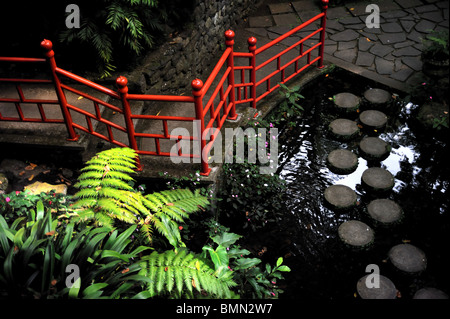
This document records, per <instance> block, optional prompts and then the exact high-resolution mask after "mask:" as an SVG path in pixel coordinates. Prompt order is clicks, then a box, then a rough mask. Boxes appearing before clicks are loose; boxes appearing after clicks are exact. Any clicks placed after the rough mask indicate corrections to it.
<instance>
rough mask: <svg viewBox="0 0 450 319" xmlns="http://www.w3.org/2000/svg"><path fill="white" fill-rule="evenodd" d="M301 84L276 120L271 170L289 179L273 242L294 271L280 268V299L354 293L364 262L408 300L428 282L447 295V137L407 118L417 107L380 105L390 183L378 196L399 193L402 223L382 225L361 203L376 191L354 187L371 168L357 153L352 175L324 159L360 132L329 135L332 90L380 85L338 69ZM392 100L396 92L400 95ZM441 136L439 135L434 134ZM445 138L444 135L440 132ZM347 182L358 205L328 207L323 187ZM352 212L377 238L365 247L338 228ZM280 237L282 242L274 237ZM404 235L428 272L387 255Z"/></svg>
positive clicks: (326, 297) (449, 174) (351, 144)
mask: <svg viewBox="0 0 450 319" xmlns="http://www.w3.org/2000/svg"><path fill="white" fill-rule="evenodd" d="M312 85H313V88H314V89H305V90H303V92H302V94H303V95H304V96H305V100H304V101H301V104H302V105H303V106H304V107H305V109H306V111H305V114H304V117H303V118H302V119H300V120H299V123H298V125H297V126H296V127H295V128H294V129H291V130H289V129H280V133H281V134H280V135H281V136H282V138H280V144H281V145H280V150H279V160H278V165H279V169H278V173H279V174H280V176H281V177H282V178H283V179H284V180H285V181H286V183H287V192H286V197H287V200H286V205H287V210H286V211H287V212H289V213H287V214H288V215H287V216H286V218H284V219H283V220H282V221H280V227H281V228H282V229H283V230H282V231H281V232H279V233H277V235H276V237H277V239H275V241H279V244H276V243H274V245H275V246H277V245H278V246H279V247H281V248H280V249H278V250H277V251H276V253H278V254H279V255H280V254H281V255H283V254H285V256H286V258H285V261H286V263H287V264H288V265H289V266H290V267H291V269H292V272H291V273H289V274H287V275H286V276H285V278H286V286H285V287H284V291H285V293H284V294H282V295H281V298H287V299H290V298H295V299H302V298H306V299H323V300H333V299H356V298H359V297H358V296H357V294H356V283H357V281H358V280H359V279H360V278H361V277H363V276H364V275H366V274H367V273H366V272H365V269H366V266H367V265H369V264H376V265H378V266H379V268H380V274H381V275H384V276H386V277H388V278H389V279H391V280H392V281H393V283H394V284H395V286H396V288H397V289H398V290H399V295H398V296H399V297H401V298H404V299H410V298H412V296H413V295H414V293H415V292H416V291H417V290H418V289H420V288H423V287H435V288H438V289H441V290H443V291H444V292H446V293H447V294H449V292H450V291H449V288H450V284H449V283H450V280H449V279H450V276H449V270H448V269H449V268H448V263H447V259H448V258H447V256H448V252H449V239H448V234H449V230H450V223H449V210H448V208H449V194H448V193H449V191H448V188H449V179H450V170H449V165H448V162H449V161H448V160H449V155H450V154H449V150H448V147H447V145H448V144H447V140H443V139H445V138H446V137H445V138H444V137H443V136H442V133H441V134H440V135H441V136H440V138H439V139H438V138H436V137H433V136H431V135H429V134H426V133H423V132H422V128H421V127H420V126H418V125H416V123H415V122H414V120H413V114H414V113H415V112H416V111H417V106H416V105H414V104H412V103H410V104H406V105H405V104H404V103H403V104H402V103H398V102H397V103H394V106H393V107H392V110H391V112H386V114H387V115H388V117H389V122H388V126H387V128H386V130H385V131H384V132H383V133H381V134H379V137H380V138H381V139H383V140H384V141H386V142H388V143H389V144H390V145H391V146H392V151H391V154H390V156H389V157H388V158H387V159H386V160H384V161H382V162H381V163H379V164H378V166H380V167H382V168H385V169H387V170H388V171H390V172H391V173H392V174H393V176H394V177H395V186H394V188H393V190H392V191H391V192H390V193H389V194H387V195H386V196H384V198H390V199H392V200H394V201H396V202H397V203H398V204H399V205H400V206H401V207H402V209H403V211H404V215H405V217H404V219H403V221H402V223H401V224H399V225H395V226H391V227H389V228H386V227H380V226H376V225H374V223H373V221H372V220H371V219H370V217H369V216H368V215H367V213H366V212H365V207H366V204H368V203H369V202H370V201H371V200H372V199H375V198H381V197H380V196H378V197H377V196H374V195H372V194H369V193H367V192H366V191H365V190H364V189H363V188H362V186H361V175H362V173H363V172H364V170H365V169H367V168H368V167H371V166H374V165H377V164H372V163H367V161H366V160H364V159H362V158H361V157H359V165H358V168H357V169H356V171H355V172H353V173H352V174H350V175H338V174H334V173H332V172H331V171H330V170H329V169H328V168H327V165H326V158H327V155H328V154H329V152H331V151H332V150H334V149H336V148H346V149H349V150H352V151H354V152H355V153H356V154H358V144H359V141H360V140H361V138H363V137H364V135H361V136H360V137H359V138H356V139H355V140H352V141H350V142H346V143H345V142H338V141H335V140H333V139H332V138H331V137H330V136H329V135H328V134H327V132H328V123H330V121H332V120H333V119H335V118H338V116H337V114H336V111H335V110H333V109H332V107H331V106H332V104H331V103H332V102H331V101H330V99H329V98H330V97H332V96H333V95H335V94H337V93H341V92H351V93H353V94H355V95H357V96H360V97H362V95H363V93H364V91H365V90H366V89H368V88H375V87H378V88H382V89H386V90H389V91H390V92H391V93H400V92H395V91H392V90H390V89H389V88H386V87H383V86H381V85H379V84H375V83H372V82H370V81H369V80H366V79H363V78H361V77H359V76H356V75H351V74H349V73H346V72H345V71H337V72H334V73H333V74H330V75H329V76H327V77H323V78H321V79H319V80H318V81H317V82H315V83H314V84H312ZM398 100H399V99H397V101H398ZM436 135H438V134H436ZM447 139H448V138H447ZM333 184H344V185H347V186H349V187H351V188H352V189H353V190H355V191H356V193H357V195H358V203H359V204H358V205H357V206H356V207H355V208H353V209H351V210H350V211H345V212H340V213H337V212H334V211H333V210H331V209H329V208H327V207H325V206H324V200H323V193H324V191H325V189H326V188H327V187H328V186H331V185H333ZM350 219H357V220H360V221H363V222H365V223H366V224H368V225H369V226H370V227H372V229H374V231H375V241H374V244H373V245H372V246H371V247H369V248H368V249H366V250H360V251H357V250H354V249H351V248H349V247H346V246H344V244H343V243H342V242H341V241H340V239H339V237H338V232H337V230H338V227H339V225H340V224H341V223H343V222H345V221H347V220H350ZM281 243H283V244H281ZM400 243H410V244H413V245H415V246H417V247H419V248H420V249H422V250H423V251H424V252H425V254H426V256H427V259H428V266H427V269H426V270H425V272H423V273H421V274H418V275H407V274H402V273H400V272H399V271H398V270H396V269H394V267H393V266H392V264H391V263H390V262H389V260H388V258H387V254H388V251H389V249H390V248H391V247H393V246H395V245H397V244H400Z"/></svg>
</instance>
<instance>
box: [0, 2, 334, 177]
mask: <svg viewBox="0 0 450 319" xmlns="http://www.w3.org/2000/svg"><path fill="white" fill-rule="evenodd" d="M327 8H328V0H322V12H321V13H319V14H318V15H316V16H315V17H313V18H312V19H310V20H308V21H306V22H305V23H302V24H301V25H299V26H297V27H295V28H293V29H292V30H290V31H289V32H287V33H285V34H283V35H281V36H280V37H278V38H276V39H274V40H273V41H271V42H269V43H267V44H265V45H263V46H261V47H260V48H257V46H256V43H257V40H256V38H255V37H250V38H249V39H248V50H249V52H235V51H234V48H233V45H234V35H235V34H234V32H233V31H231V30H228V31H226V32H225V44H226V49H225V51H224V53H223V54H222V56H221V57H220V59H219V61H218V63H217V64H216V66H215V67H214V69H213V71H212V72H211V74H210V76H209V77H208V78H207V80H206V81H205V83H203V82H202V81H201V80H199V79H195V80H193V81H192V95H191V96H181V95H180V96H176V95H148V94H129V93H128V87H127V82H128V81H127V79H126V78H125V77H123V76H119V77H118V78H117V79H116V86H117V90H112V89H108V88H106V87H104V86H102V85H99V84H96V83H94V82H92V81H89V80H87V79H85V78H82V77H80V76H78V75H76V74H73V73H71V72H69V71H66V70H64V69H61V68H59V67H57V65H56V62H55V58H54V52H53V50H52V43H51V42H50V41H48V40H44V41H42V42H41V47H42V48H43V49H44V50H45V56H46V59H40V58H18V57H0V62H10V63H15V64H21V63H37V64H45V63H47V64H48V66H50V68H49V69H50V72H51V79H22V78H0V85H2V83H8V84H13V85H14V86H15V89H16V91H17V96H16V97H2V96H1V95H0V105H2V104H3V105H5V103H10V104H14V105H15V111H16V113H17V116H11V115H8V114H7V115H3V114H2V113H1V112H0V121H13V122H33V123H58V124H65V126H66V129H67V133H68V136H69V137H68V140H71V141H76V140H78V138H79V135H78V134H77V133H76V130H78V131H83V132H85V133H88V134H91V135H93V136H96V137H98V138H100V139H103V140H106V141H108V142H110V143H112V144H115V145H118V146H121V147H130V148H132V149H134V150H136V151H137V153H138V154H140V155H156V156H175V157H187V158H191V159H197V161H199V162H200V163H201V174H202V175H208V174H209V172H210V171H211V169H210V167H209V164H208V154H209V152H210V150H211V148H212V146H213V144H214V140H215V138H216V137H217V135H218V134H219V132H220V130H221V128H222V126H223V124H224V122H225V120H226V119H230V120H233V119H236V118H237V114H236V105H237V104H242V103H249V104H250V106H251V107H253V108H256V105H257V103H258V102H259V101H260V100H262V99H263V98H264V97H266V96H267V95H268V94H270V93H271V92H273V91H274V90H276V89H277V88H279V87H280V84H279V83H283V84H284V83H286V82H287V81H289V80H290V79H292V78H293V77H294V76H296V75H297V74H299V73H301V72H302V71H303V70H305V69H306V68H307V67H309V66H310V65H312V64H314V63H316V62H317V63H318V67H319V68H321V67H323V49H324V41H325V26H326V12H327ZM317 22H319V27H317V29H315V30H313V31H311V32H310V33H308V34H307V35H304V34H302V35H300V36H299V37H298V36H297V34H298V33H300V32H304V29H305V28H307V29H308V30H310V29H311V27H312V26H315V24H316V23H317ZM317 38H318V40H317V41H315V42H314V41H313V42H308V41H310V40H313V39H317ZM286 40H289V44H288V47H287V48H286V49H284V50H282V51H280V52H277V53H274V54H273V55H271V56H270V57H267V56H266V57H264V54H263V53H264V52H265V51H268V50H270V49H274V48H276V46H278V45H279V44H280V43H284V42H283V41H286ZM316 51H317V52H316ZM314 53H317V55H313V54H314ZM265 55H267V54H265ZM303 57H306V62H305V61H303V60H301V59H302V58H303ZM242 59H243V60H244V61H248V62H247V63H244V64H243V65H239V64H238V63H237V61H241V60H242ZM300 63H302V64H300ZM67 79H68V80H69V81H75V82H76V83H77V84H78V85H81V86H83V88H87V89H89V90H94V91H95V92H98V93H100V94H102V95H104V96H106V97H108V98H105V99H101V98H98V97H95V96H93V95H92V94H89V93H86V90H82V89H77V88H75V87H74V86H73V85H72V86H71V85H68V84H65V82H66V81H65V80H67ZM274 82H275V83H276V84H275V83H274ZM27 84H39V85H50V84H52V85H53V86H54V90H55V94H56V99H39V98H27V97H26V96H25V94H24V90H23V88H22V87H23V85H27ZM68 94H72V95H76V96H78V99H80V98H83V99H85V100H89V101H91V102H92V105H93V109H91V110H86V108H82V107H79V106H76V105H75V104H76V102H71V103H69V102H68V97H67V96H68ZM106 100H111V102H107V101H106ZM134 101H141V102H144V101H147V102H148V101H151V102H161V103H162V102H172V103H183V105H185V107H186V108H189V109H190V113H191V114H192V116H186V115H185V116H174V115H160V114H159V112H158V113H157V114H133V112H132V108H131V106H130V103H133V102H134ZM24 104H35V105H37V108H38V111H39V116H38V117H28V116H26V115H25V114H24V111H23V106H22V105H24ZM117 104H118V105H117ZM44 105H58V106H59V109H60V113H61V115H62V118H61V117H59V118H49V117H48V115H47V114H46V111H45V108H44V107H43V106H44ZM105 111H107V112H106V113H105ZM188 113H189V112H188ZM103 114H114V116H104V115H103ZM137 120H139V121H143V122H145V121H149V122H152V123H153V124H152V125H140V126H139V125H136V124H135V122H136V121H137ZM180 121H181V122H194V121H196V123H199V126H200V127H199V132H197V134H195V132H191V133H189V132H188V133H187V134H181V135H180V134H178V135H175V134H172V132H173V131H172V130H171V129H170V127H172V128H173V126H174V125H176V123H177V122H180ZM93 123H96V124H97V125H94V124H93ZM155 123H159V126H157V127H158V128H156V129H154V130H153V131H152V132H146V129H145V128H147V127H149V126H150V127H154V126H156V124H155ZM100 124H101V125H102V126H103V128H105V129H104V130H103V132H99V131H98V130H97V129H96V128H97V127H98V125H100ZM138 127H139V129H140V130H141V131H137V128H138ZM105 130H106V132H104V131H105ZM117 136H122V137H123V136H126V138H125V140H126V141H125V140H124V138H117ZM149 139H152V140H153V141H154V145H153V146H151V144H150V146H149V144H148V143H146V142H145V141H146V140H149ZM186 140H187V141H189V142H190V143H199V144H200V147H199V150H200V152H198V153H197V154H196V153H195V152H194V151H190V148H188V150H189V152H187V153H186V152H183V147H181V142H182V141H186ZM163 141H165V142H167V141H174V142H175V144H174V145H175V146H176V147H175V148H174V147H173V144H172V147H171V149H170V151H167V150H163V148H162V146H161V144H162V142H163ZM174 150H175V151H174ZM139 169H142V168H141V167H140V165H139Z"/></svg>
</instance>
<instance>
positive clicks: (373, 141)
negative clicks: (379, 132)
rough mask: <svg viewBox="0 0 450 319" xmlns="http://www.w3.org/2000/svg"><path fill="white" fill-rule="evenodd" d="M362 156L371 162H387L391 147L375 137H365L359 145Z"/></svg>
mask: <svg viewBox="0 0 450 319" xmlns="http://www.w3.org/2000/svg"><path fill="white" fill-rule="evenodd" d="M359 149H360V155H361V157H363V158H364V159H366V160H369V161H374V160H377V161H382V160H385V159H386V158H387V157H388V156H389V153H390V151H391V146H390V145H389V144H388V143H386V142H385V141H383V140H382V139H380V138H378V137H374V136H369V137H365V138H363V139H362V140H361V142H360V143H359Z"/></svg>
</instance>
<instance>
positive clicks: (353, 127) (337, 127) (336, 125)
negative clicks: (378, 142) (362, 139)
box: [329, 119, 359, 141]
mask: <svg viewBox="0 0 450 319" xmlns="http://www.w3.org/2000/svg"><path fill="white" fill-rule="evenodd" d="M329 129H330V132H331V134H332V135H333V136H334V137H335V138H336V139H338V140H344V141H347V140H351V139H352V138H354V137H356V136H357V135H358V134H359V127H358V124H357V123H356V122H355V121H351V120H347V119H336V120H334V121H333V122H331V123H330V125H329Z"/></svg>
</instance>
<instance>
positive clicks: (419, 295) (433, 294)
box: [413, 287, 449, 299]
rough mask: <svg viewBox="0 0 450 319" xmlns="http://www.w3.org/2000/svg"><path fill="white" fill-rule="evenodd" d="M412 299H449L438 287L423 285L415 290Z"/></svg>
mask: <svg viewBox="0 0 450 319" xmlns="http://www.w3.org/2000/svg"><path fill="white" fill-rule="evenodd" d="M413 299H449V296H448V295H447V294H446V293H445V292H443V291H442V290H440V289H436V288H432V287H425V288H422V289H419V290H418V291H416V293H415V294H414V296H413Z"/></svg>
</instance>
